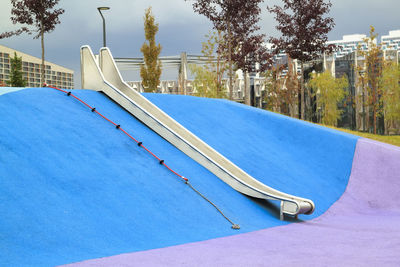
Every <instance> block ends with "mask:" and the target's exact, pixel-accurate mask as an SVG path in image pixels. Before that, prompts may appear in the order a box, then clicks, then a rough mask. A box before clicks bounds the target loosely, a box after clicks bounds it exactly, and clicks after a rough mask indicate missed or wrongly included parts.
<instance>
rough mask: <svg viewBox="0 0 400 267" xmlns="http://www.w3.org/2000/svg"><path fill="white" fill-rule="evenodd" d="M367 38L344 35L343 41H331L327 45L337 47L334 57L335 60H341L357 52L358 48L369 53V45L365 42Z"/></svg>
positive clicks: (365, 36) (362, 35)
mask: <svg viewBox="0 0 400 267" xmlns="http://www.w3.org/2000/svg"><path fill="white" fill-rule="evenodd" d="M365 38H367V35H365V34H350V35H343V39H342V40H334V41H329V42H327V44H328V45H336V47H337V48H338V50H337V51H336V52H334V53H333V55H334V57H335V58H341V57H344V56H346V55H348V54H351V53H353V52H355V51H357V48H360V50H362V51H367V50H368V44H367V43H366V42H364V39H365ZM374 43H375V44H376V40H374Z"/></svg>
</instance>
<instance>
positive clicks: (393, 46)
mask: <svg viewBox="0 0 400 267" xmlns="http://www.w3.org/2000/svg"><path fill="white" fill-rule="evenodd" d="M381 44H382V49H383V50H400V30H395V31H389V35H383V36H382V37H381Z"/></svg>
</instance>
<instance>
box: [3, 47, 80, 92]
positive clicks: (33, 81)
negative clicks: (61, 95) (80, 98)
mask: <svg viewBox="0 0 400 267" xmlns="http://www.w3.org/2000/svg"><path fill="white" fill-rule="evenodd" d="M14 53H17V56H18V57H22V72H23V75H24V76H23V77H24V79H26V81H27V84H26V86H27V87H41V86H42V82H41V80H40V77H41V64H42V60H41V59H40V58H37V57H34V56H31V55H28V54H25V53H23V52H20V51H17V50H15V49H11V48H8V47H6V46H3V45H0V84H2V85H3V86H4V85H5V84H6V81H8V80H9V79H10V72H11V65H10V58H12V57H14ZM45 68H46V81H45V82H46V83H47V84H49V85H53V86H56V87H59V88H65V89H73V88H74V71H73V70H70V69H67V68H64V67H62V66H60V65H57V64H54V63H51V62H48V61H45Z"/></svg>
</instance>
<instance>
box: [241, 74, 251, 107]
mask: <svg viewBox="0 0 400 267" xmlns="http://www.w3.org/2000/svg"><path fill="white" fill-rule="evenodd" d="M243 79H244V103H245V104H246V105H248V106H250V105H251V100H250V90H249V85H248V84H247V71H243Z"/></svg>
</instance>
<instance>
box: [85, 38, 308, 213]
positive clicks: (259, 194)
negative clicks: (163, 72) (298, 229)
mask: <svg viewBox="0 0 400 267" xmlns="http://www.w3.org/2000/svg"><path fill="white" fill-rule="evenodd" d="M81 74H82V88H83V89H90V90H95V91H101V92H103V93H104V94H106V95H107V96H108V97H110V98H111V99H113V100H114V101H115V102H116V103H118V104H119V105H120V106H122V107H123V108H124V109H126V110H127V111H128V112H130V113H131V114H132V115H133V116H135V117H136V118H137V119H139V120H140V121H141V122H142V123H144V124H145V125H147V126H148V127H149V128H150V129H152V130H153V131H155V132H156V133H157V134H159V135H160V136H162V137H163V138H164V139H166V140H167V141H168V142H170V143H171V144H173V145H174V146H175V147H177V148H178V149H179V150H181V151H182V152H183V153H185V154H186V155H188V156H189V157H191V158H192V159H193V160H195V161H196V162H198V163H199V164H201V165H202V166H204V167H205V168H207V169H208V170H209V171H211V172H212V173H213V174H215V175H216V176H217V177H219V178H220V179H221V180H222V181H224V182H225V183H227V184H228V185H230V186H231V187H232V188H234V189H235V190H237V191H239V192H241V193H243V194H246V195H248V196H251V197H255V198H261V199H270V200H278V201H281V205H280V218H281V220H283V219H284V215H291V216H296V217H297V215H298V214H311V213H312V212H313V211H314V209H315V205H314V203H313V201H312V200H309V199H305V198H301V197H297V196H293V195H289V194H286V193H283V192H280V191H278V190H275V189H273V188H271V187H269V186H267V185H265V184H263V183H261V182H260V181H258V180H256V179H255V178H253V177H252V176H250V175H249V174H247V173H246V172H245V171H243V170H242V169H241V168H239V167H238V166H236V165H235V164H234V163H232V162H231V161H229V160H228V159H227V158H225V157H224V156H222V155H221V154H220V153H218V152H217V151H216V150H214V149H213V148H212V147H210V146H209V145H208V144H206V143H205V142H204V141H202V140H201V139H200V138H198V137H197V136H196V135H194V134H193V133H192V132H190V131H189V130H187V129H186V128H185V127H183V126H182V125H180V124H179V123H178V122H176V121H175V120H174V119H173V118H171V117H170V116H168V115H167V114H166V113H165V112H163V111H162V110H161V109H159V108H158V107H157V106H156V105H154V104H153V103H151V102H150V101H149V100H147V99H146V98H145V97H143V96H142V95H141V94H140V93H139V92H137V91H136V90H134V89H133V88H131V87H130V86H129V85H128V84H127V83H126V82H124V81H123V79H122V76H121V74H120V72H119V70H118V68H117V65H116V63H115V61H114V58H113V56H112V54H111V52H110V50H109V49H108V48H101V49H100V52H99V55H98V56H94V54H93V52H92V50H91V49H90V47H89V46H82V47H81Z"/></svg>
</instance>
